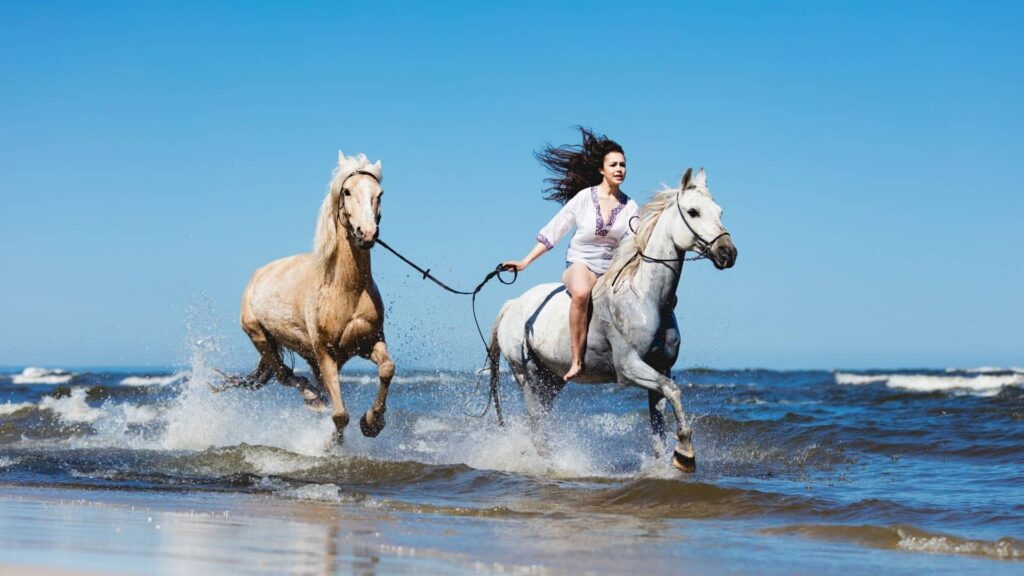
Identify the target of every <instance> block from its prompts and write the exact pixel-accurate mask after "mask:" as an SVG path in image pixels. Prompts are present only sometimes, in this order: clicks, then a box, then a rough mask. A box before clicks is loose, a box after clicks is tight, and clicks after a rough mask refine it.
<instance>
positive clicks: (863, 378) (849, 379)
mask: <svg viewBox="0 0 1024 576" xmlns="http://www.w3.org/2000/svg"><path fill="white" fill-rule="evenodd" d="M833 376H834V377H835V379H836V384H847V385H853V386H859V385H861V384H875V383H878V382H885V381H886V380H888V379H889V377H888V376H886V375H885V374H848V373H846V372H836V373H835V374H833Z"/></svg>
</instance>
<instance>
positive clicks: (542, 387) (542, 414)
mask: <svg viewBox="0 0 1024 576" xmlns="http://www.w3.org/2000/svg"><path fill="white" fill-rule="evenodd" d="M524 368H525V369H524V370H523V380H522V381H521V382H520V384H521V385H522V387H523V404H525V406H526V416H527V421H528V424H529V426H530V429H531V430H532V431H534V432H535V433H536V434H537V438H536V439H539V440H540V443H539V444H537V448H538V450H540V451H541V452H542V453H544V454H547V453H549V452H550V450H549V448H548V444H549V441H550V437H549V434H548V430H547V424H548V422H547V415H548V413H549V412H551V407H552V406H553V405H554V403H555V398H557V397H558V393H559V392H561V391H562V389H563V388H565V380H563V379H562V377H561V376H559V375H558V374H555V373H554V372H552V371H551V370H549V369H548V368H547V367H546V366H544V365H542V364H540V363H539V362H537V361H536V359H533V358H530V359H528V360H527V361H526V366H525V367H524Z"/></svg>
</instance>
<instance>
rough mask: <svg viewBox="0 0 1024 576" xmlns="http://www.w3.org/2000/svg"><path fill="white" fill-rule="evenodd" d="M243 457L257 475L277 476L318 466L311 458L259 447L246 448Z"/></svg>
mask: <svg viewBox="0 0 1024 576" xmlns="http://www.w3.org/2000/svg"><path fill="white" fill-rule="evenodd" d="M242 457H243V458H244V459H245V461H246V462H248V463H249V464H250V465H251V466H252V467H253V468H254V469H255V470H256V472H257V473H259V474H270V475H275V476H276V475H281V474H288V473H289V472H298V471H300V470H306V469H308V468H312V467H313V466H315V465H316V464H317V460H316V459H314V458H311V457H309V456H301V455H299V454H292V453H289V452H282V451H280V450H273V449H269V448H264V447H257V446H249V447H246V449H245V450H244V451H243V452H242Z"/></svg>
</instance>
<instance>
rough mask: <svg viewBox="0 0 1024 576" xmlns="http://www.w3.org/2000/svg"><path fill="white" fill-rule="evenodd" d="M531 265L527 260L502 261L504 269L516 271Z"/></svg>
mask: <svg viewBox="0 0 1024 576" xmlns="http://www.w3.org/2000/svg"><path fill="white" fill-rule="evenodd" d="M529 265H530V263H529V262H527V261H526V260H509V261H507V262H502V263H501V268H502V269H503V270H515V271H516V272H522V271H523V270H526V267H527V266H529Z"/></svg>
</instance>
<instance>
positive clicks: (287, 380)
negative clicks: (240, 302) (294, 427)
mask: <svg viewBox="0 0 1024 576" xmlns="http://www.w3.org/2000/svg"><path fill="white" fill-rule="evenodd" d="M242 310H243V311H242V330H244V331H245V333H246V334H247V335H248V336H249V340H252V345H253V346H254V347H255V348H256V351H257V352H259V353H260V364H259V366H258V367H257V368H256V371H255V372H259V373H260V379H259V380H261V381H260V384H259V385H260V386H262V385H263V384H266V383H267V381H268V380H270V378H271V376H276V377H277V381H278V382H280V383H281V384H284V385H285V386H294V387H295V388H298V389H299V390H303V391H305V390H306V389H307V388H309V381H308V380H306V379H305V378H303V377H302V376H296V375H295V373H294V372H292V369H291V368H289V367H287V366H285V364H284V361H283V360H282V359H281V348H280V346H278V345H277V342H276V341H274V338H273V336H271V335H270V333H268V332H267V331H266V329H265V328H263V325H262V324H260V322H259V320H258V319H257V318H256V316H255V315H254V314H252V313H251V312H250V311H249V309H248V307H245V306H243V308H242ZM255 372H254V373H255ZM257 387H258V386H257Z"/></svg>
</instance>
